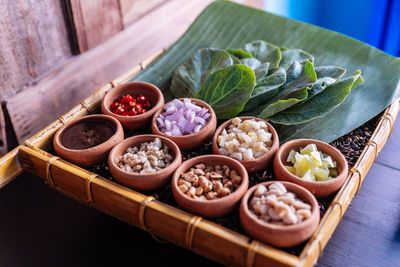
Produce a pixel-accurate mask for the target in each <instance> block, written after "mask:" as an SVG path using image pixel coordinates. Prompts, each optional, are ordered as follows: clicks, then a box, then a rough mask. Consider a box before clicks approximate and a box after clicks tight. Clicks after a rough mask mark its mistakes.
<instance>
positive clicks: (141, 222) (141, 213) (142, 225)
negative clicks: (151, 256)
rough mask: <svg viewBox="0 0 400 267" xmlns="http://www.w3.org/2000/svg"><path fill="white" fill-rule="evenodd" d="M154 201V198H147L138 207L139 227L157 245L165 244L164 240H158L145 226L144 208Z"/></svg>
mask: <svg viewBox="0 0 400 267" xmlns="http://www.w3.org/2000/svg"><path fill="white" fill-rule="evenodd" d="M154 200H156V199H155V198H154V197H152V196H147V197H145V198H144V200H143V201H142V202H141V203H140V207H139V226H140V228H142V229H143V230H145V231H146V232H148V233H149V234H150V235H151V237H152V238H153V239H154V240H155V241H157V242H158V243H166V242H167V241H165V240H163V239H161V238H159V237H158V236H156V235H155V234H153V233H151V232H150V230H149V228H147V226H146V222H145V213H146V207H147V204H149V203H150V202H152V201H154Z"/></svg>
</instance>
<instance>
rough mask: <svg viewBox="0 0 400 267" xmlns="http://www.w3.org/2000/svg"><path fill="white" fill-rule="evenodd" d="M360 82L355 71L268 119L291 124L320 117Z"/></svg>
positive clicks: (359, 73) (360, 77) (359, 76)
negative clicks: (308, 98)
mask: <svg viewBox="0 0 400 267" xmlns="http://www.w3.org/2000/svg"><path fill="white" fill-rule="evenodd" d="M362 82H363V79H362V76H361V72H360V71H357V72H355V73H354V75H353V76H351V77H348V78H346V79H343V80H339V81H337V82H335V83H333V84H331V85H329V86H327V87H326V89H325V90H324V91H323V92H322V93H320V94H318V95H316V96H314V97H313V98H311V99H310V100H307V101H305V102H303V103H301V104H299V105H297V106H294V107H291V108H289V109H286V110H284V111H282V112H280V113H278V114H276V115H274V116H272V117H270V118H269V119H270V120H271V121H272V122H274V123H279V124H286V125H292V124H299V123H304V122H308V121H311V120H313V119H316V118H319V117H322V116H324V115H325V114H327V113H329V112H330V111H332V110H333V109H334V108H335V107H337V106H338V105H339V104H341V103H342V102H343V101H344V100H345V99H346V97H347V96H348V95H349V93H350V92H351V90H353V89H354V88H356V87H357V86H359V85H360V84H361V83H362ZM338 119H340V118H338Z"/></svg>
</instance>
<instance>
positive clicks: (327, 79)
mask: <svg viewBox="0 0 400 267" xmlns="http://www.w3.org/2000/svg"><path fill="white" fill-rule="evenodd" d="M345 72H346V69H344V68H340V67H336V66H320V67H316V68H315V73H316V74H317V81H316V82H315V84H313V86H312V87H311V89H310V90H309V91H308V97H307V99H311V98H313V97H314V96H315V95H317V94H319V93H321V92H322V91H323V90H325V88H326V87H327V86H328V85H330V84H332V83H334V82H335V81H336V80H337V79H339V78H340V77H342V76H343V75H344V73H345Z"/></svg>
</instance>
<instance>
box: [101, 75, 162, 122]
mask: <svg viewBox="0 0 400 267" xmlns="http://www.w3.org/2000/svg"><path fill="white" fill-rule="evenodd" d="M126 94H143V95H144V96H145V97H146V98H147V99H148V100H149V101H150V103H151V105H152V108H151V109H150V110H148V111H147V112H146V113H143V114H139V115H135V116H122V115H118V114H115V113H113V112H111V110H110V105H111V104H112V103H113V102H114V100H116V99H117V98H118V97H121V96H123V95H126ZM163 105H164V96H163V94H162V92H161V91H160V89H158V87H156V86H155V85H152V84H150V83H146V82H128V83H124V84H121V85H119V86H117V87H115V88H113V89H111V90H110V91H109V92H108V93H107V94H106V95H105V96H104V98H103V100H102V101H101V110H102V112H103V113H104V114H106V115H109V116H112V117H114V118H116V119H117V120H119V121H120V122H121V124H122V126H123V127H124V128H125V129H129V130H132V129H140V128H144V127H146V126H147V125H149V124H150V122H151V118H152V116H153V115H154V113H156V112H157V111H158V110H159V109H160V108H161V107H162V106H163Z"/></svg>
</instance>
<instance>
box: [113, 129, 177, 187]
mask: <svg viewBox="0 0 400 267" xmlns="http://www.w3.org/2000/svg"><path fill="white" fill-rule="evenodd" d="M181 163H182V156H181V152H180V150H179V147H178V146H177V145H176V144H175V143H174V142H173V141H171V140H169V139H168V138H165V137H162V136H157V135H152V134H146V135H137V136H133V137H130V138H127V139H125V140H124V141H123V142H121V143H120V144H118V145H117V146H115V147H114V148H113V149H112V150H111V151H110V155H109V156H108V166H109V169H110V172H111V175H112V176H113V177H114V178H115V180H117V181H118V182H120V183H121V184H123V185H126V186H128V187H131V188H134V189H137V190H141V191H149V190H155V189H157V188H160V187H161V186H163V185H165V184H168V182H169V181H170V177H171V175H172V173H173V172H174V170H175V169H176V168H177V167H178V166H179V165H180V164H181Z"/></svg>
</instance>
